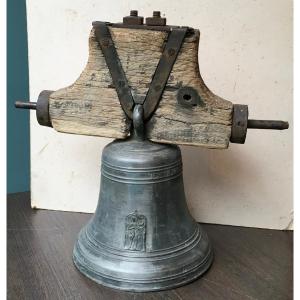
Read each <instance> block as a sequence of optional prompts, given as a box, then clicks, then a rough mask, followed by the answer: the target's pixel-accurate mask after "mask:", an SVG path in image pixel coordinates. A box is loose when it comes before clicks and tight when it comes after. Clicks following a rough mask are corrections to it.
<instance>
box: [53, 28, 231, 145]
mask: <svg viewBox="0 0 300 300" xmlns="http://www.w3.org/2000/svg"><path fill="white" fill-rule="evenodd" d="M110 32H111V35H112V39H113V41H114V44H115V47H116V49H117V52H118V56H119V58H120V61H121V64H122V67H123V69H124V72H125V74H126V77H127V80H128V83H129V85H130V87H131V89H132V94H133V98H134V99H135V101H141V100H143V99H144V98H145V96H146V93H147V91H148V88H149V85H150V82H151V80H152V76H153V74H154V71H155V69H156V67H157V64H158V62H159V59H160V57H161V54H162V51H163V48H164V45H165V43H166V40H167V33H166V32H162V31H152V30H151V31H150V30H137V29H126V28H110ZM199 36H200V33H199V31H198V30H195V31H194V33H193V34H192V35H190V36H187V37H186V38H185V39H184V43H183V45H182V48H181V50H180V52H179V54H178V57H177V60H176V62H175V64H174V66H173V69H172V72H171V74H170V76H169V79H168V82H167V85H166V87H165V90H164V92H163V95H162V99H161V102H160V104H159V106H158V109H157V110H156V112H155V114H154V115H153V117H152V118H151V120H150V121H149V122H148V124H147V135H148V137H149V138H150V139H151V140H153V141H158V142H165V143H176V144H188V145H197V146H204V147H209V148H227V147H228V144H229V138H230V134H231V119H232V103H231V102H229V101H226V100H224V99H222V98H220V97H218V96H216V95H214V94H213V93H212V92H211V91H210V90H209V89H208V88H207V87H206V85H205V83H204V82H203V80H202V78H201V75H200V72H199V65H198V44H199ZM183 86H190V87H192V88H194V89H195V90H196V91H197V92H198V94H199V96H200V97H201V99H202V101H203V104H204V105H203V106H199V105H198V106H193V107H190V108H186V107H184V106H182V104H180V103H178V101H177V92H178V90H179V89H180V88H181V87H183ZM50 118H51V122H52V125H53V127H54V129H56V130H57V131H61V132H67V133H75V134H85V135H96V136H104V137H113V138H125V137H127V136H128V135H129V134H130V127H131V121H130V120H129V119H128V118H127V117H126V115H125V113H124V112H123V110H122V108H121V106H120V103H119V99H118V96H117V93H116V90H115V88H114V85H113V83H112V79H111V76H110V73H109V70H108V68H107V65H106V62H105V59H104V56H103V54H102V51H101V49H100V46H99V44H98V42H97V40H96V37H95V33H94V30H92V31H91V33H90V37H89V58H88V62H87V65H86V67H85V69H84V70H83V72H82V73H81V75H80V77H79V78H78V79H77V80H76V81H75V82H74V84H72V85H71V86H69V87H67V88H63V89H60V90H58V91H56V92H54V93H52V94H51V96H50Z"/></svg>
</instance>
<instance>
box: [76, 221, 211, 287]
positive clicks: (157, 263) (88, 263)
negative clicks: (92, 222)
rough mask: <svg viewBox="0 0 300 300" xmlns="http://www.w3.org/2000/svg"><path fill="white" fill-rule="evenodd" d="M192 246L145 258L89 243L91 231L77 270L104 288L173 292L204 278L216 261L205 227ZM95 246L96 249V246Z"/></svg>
mask: <svg viewBox="0 0 300 300" xmlns="http://www.w3.org/2000/svg"><path fill="white" fill-rule="evenodd" d="M198 229H199V230H198V234H197V235H196V237H194V240H193V243H192V244H187V245H186V246H184V247H182V248H181V249H180V250H179V251H178V249H175V250H172V249H169V251H168V252H167V253H166V252H164V251H161V252H160V253H155V255H153V256H151V255H149V254H148V255H147V256H146V257H145V256H141V255H140V254H141V253H139V252H138V251H136V252H134V251H127V253H126V252H124V250H121V249H119V250H118V249H114V250H112V249H108V248H105V247H102V246H99V244H97V245H95V244H94V243H93V242H91V241H90V240H89V237H88V235H87V228H83V229H82V231H81V232H80V235H79V239H78V241H77V243H76V244H75V247H74V251H73V261H74V264H75V266H76V268H77V269H78V270H79V271H80V272H81V273H83V274H84V275H85V276H86V277H88V278H90V279H92V280H93V281H95V282H97V283H99V284H102V285H104V286H107V287H110V288H114V289H119V290H125V291H133V292H149V291H160V290H167V289H172V288H175V287H179V286H182V285H185V284H187V283H190V282H192V281H194V280H196V279H197V278H199V277H200V276H201V275H203V274H204V273H205V272H206V271H207V270H208V269H209V268H210V266H211V264H212V262H213V251H212V248H211V246H210V243H209V240H208V238H207V235H206V233H205V232H204V231H203V229H202V227H201V226H200V225H199V224H198ZM92 245H93V246H92Z"/></svg>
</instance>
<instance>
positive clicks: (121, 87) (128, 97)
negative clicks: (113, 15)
mask: <svg viewBox="0 0 300 300" xmlns="http://www.w3.org/2000/svg"><path fill="white" fill-rule="evenodd" d="M93 26H94V29H95V34H96V38H97V40H98V42H99V44H100V47H101V50H102V52H103V55H104V58H105V61H106V64H107V67H108V69H109V72H110V75H111V77H112V81H113V84H114V86H115V88H116V91H117V94H118V97H119V101H120V104H121V106H122V108H123V110H124V112H125V113H126V115H127V116H128V117H129V118H130V119H132V111H133V107H134V100H133V97H132V94H131V89H130V87H129V85H128V81H127V78H126V75H125V72H124V70H123V68H122V65H121V62H120V59H119V57H118V53H117V50H116V48H115V46H114V43H113V40H112V38H111V35H110V31H109V29H108V26H107V24H106V23H104V22H96V23H95V24H93Z"/></svg>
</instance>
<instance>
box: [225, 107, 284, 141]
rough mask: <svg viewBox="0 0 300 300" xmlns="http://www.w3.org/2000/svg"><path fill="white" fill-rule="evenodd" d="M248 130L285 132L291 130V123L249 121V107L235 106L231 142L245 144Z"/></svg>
mask: <svg viewBox="0 0 300 300" xmlns="http://www.w3.org/2000/svg"><path fill="white" fill-rule="evenodd" d="M248 128H249V129H272V130H284V129H288V128H289V123H288V122H286V121H280V120H252V119H249V120H248V105H242V104H234V105H233V113H232V127H231V137H230V142H231V143H237V144H244V143H245V140H246V135H247V129H248Z"/></svg>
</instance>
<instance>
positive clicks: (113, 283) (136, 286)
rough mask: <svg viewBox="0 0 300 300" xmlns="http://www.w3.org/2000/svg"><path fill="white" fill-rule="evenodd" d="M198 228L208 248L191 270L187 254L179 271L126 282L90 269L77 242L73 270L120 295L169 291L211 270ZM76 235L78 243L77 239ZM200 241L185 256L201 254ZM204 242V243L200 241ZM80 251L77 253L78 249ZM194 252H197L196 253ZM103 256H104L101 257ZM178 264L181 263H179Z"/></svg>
mask: <svg viewBox="0 0 300 300" xmlns="http://www.w3.org/2000/svg"><path fill="white" fill-rule="evenodd" d="M198 226H199V227H200V228H201V231H202V232H203V233H204V234H203V239H204V242H205V243H207V246H206V248H205V252H204V254H199V257H198V258H196V259H195V260H194V261H196V262H197V263H196V264H195V265H194V266H193V265H190V264H191V261H189V260H188V258H189V257H190V255H189V254H185V256H184V257H182V258H183V259H184V258H186V263H187V264H186V265H183V266H181V267H178V270H176V271H177V272H176V271H174V273H173V274H168V275H166V274H162V277H161V278H159V276H158V274H153V278H151V276H150V277H148V276H145V278H144V279H142V278H139V279H133V280H130V277H128V278H126V279H125V278H122V277H121V276H120V278H118V277H116V276H113V275H106V274H104V273H102V272H100V271H99V270H96V269H93V267H92V266H91V261H90V260H89V258H91V257H89V256H86V257H84V256H83V255H82V249H80V246H79V244H78V243H79V242H78V240H77V242H76V244H75V246H74V251H73V263H74V265H75V267H76V268H77V269H78V270H79V271H80V272H81V273H82V274H83V275H85V276H86V277H88V278H89V279H91V280H93V281H95V282H97V283H98V284H101V285H104V286H107V287H109V288H113V289H117V290H123V291H132V292H151V291H153V292H154V291H162V290H168V289H172V288H176V287H179V286H183V285H186V284H188V283H190V282H192V281H194V280H196V279H197V278H199V277H200V276H202V275H203V274H204V273H206V272H207V271H208V269H209V268H210V267H211V265H212V262H213V258H214V254H213V250H212V247H211V243H210V241H209V239H208V237H207V234H206V233H205V231H204V230H203V228H202V227H201V225H200V224H198ZM80 235H81V233H80V234H79V239H80ZM201 240H202V239H200V240H199V242H198V243H197V244H196V246H195V247H193V248H192V249H190V250H188V253H190V252H193V251H194V252H193V253H194V254H195V253H201V251H199V247H200V244H201ZM202 242H203V241H202ZM78 248H79V249H80V250H79V249H78ZM196 248H197V249H196ZM104 256H105V255H104ZM164 261H165V262H167V263H169V264H170V266H174V265H176V264H174V261H172V260H170V261H169V262H168V258H166V259H164ZM179 261H180V260H179ZM184 266H186V267H187V270H186V272H183V273H179V270H180V269H181V268H182V267H184Z"/></svg>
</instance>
